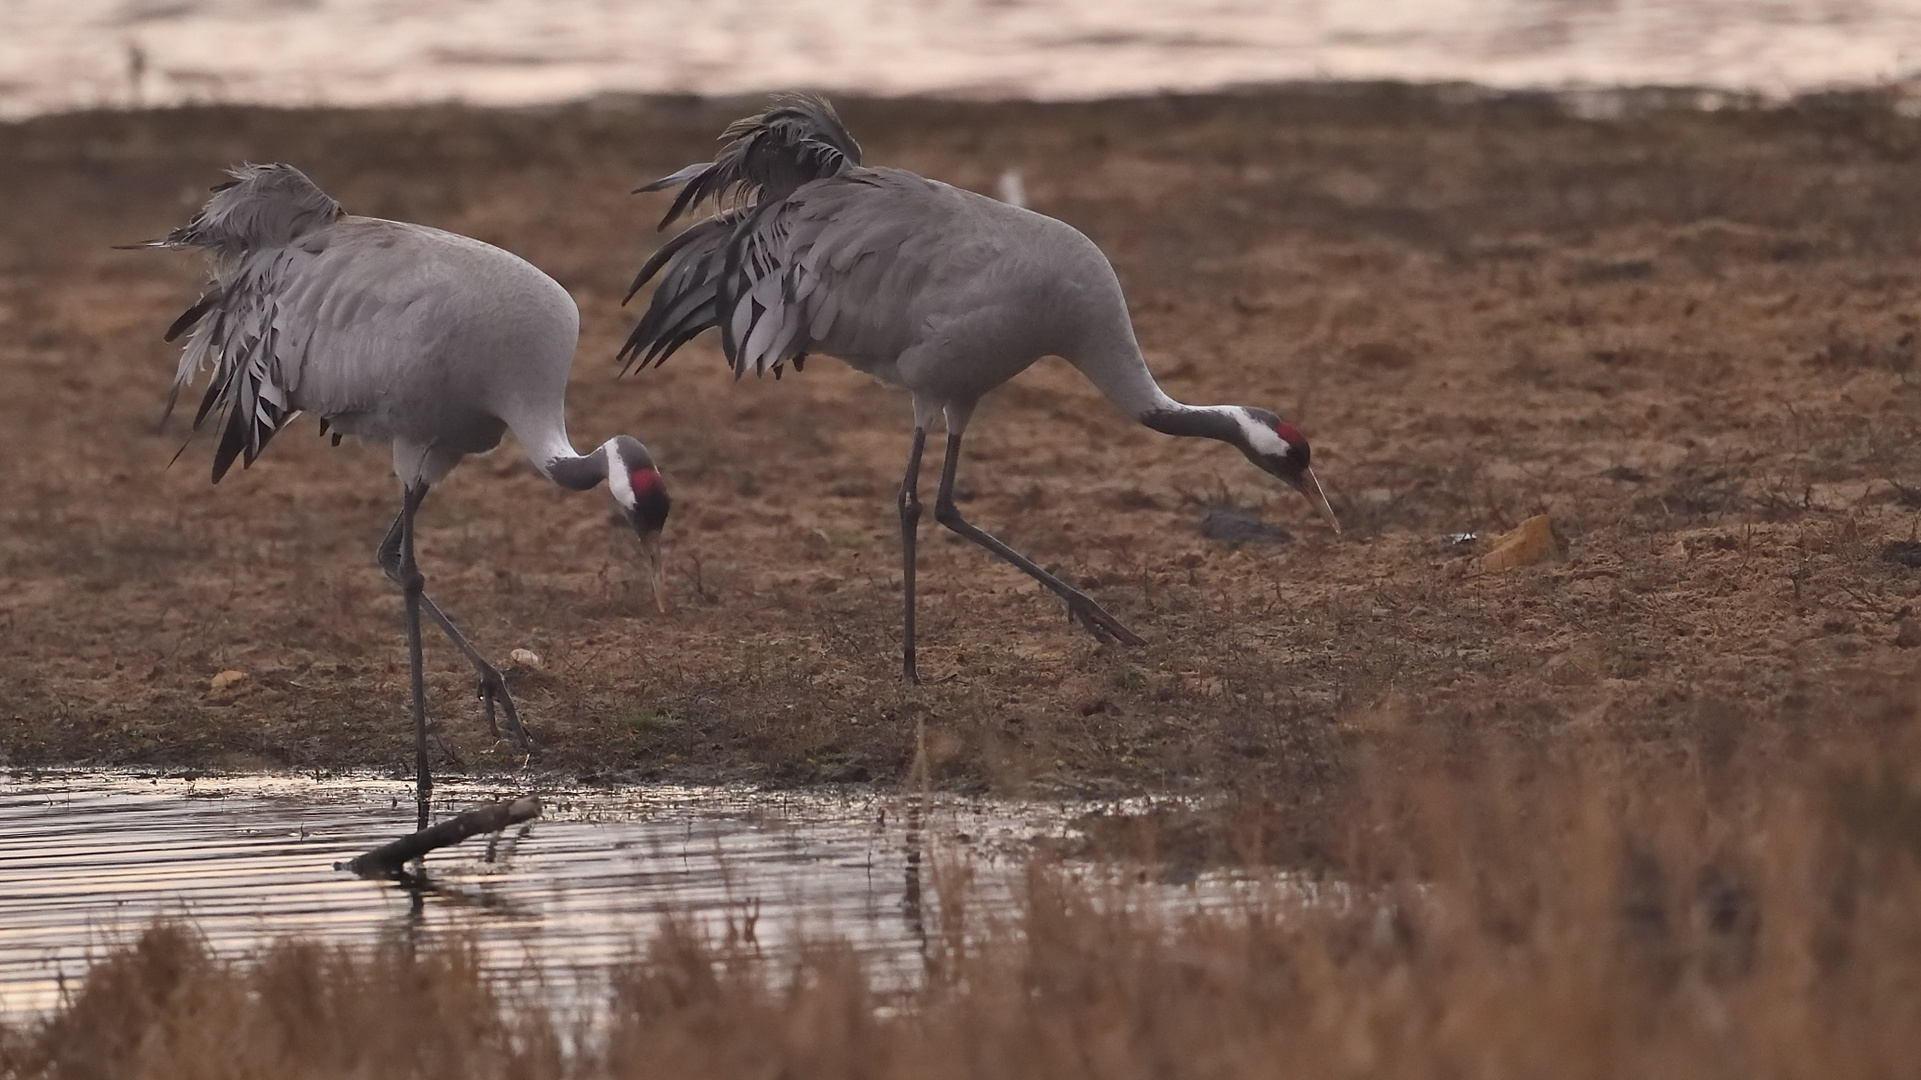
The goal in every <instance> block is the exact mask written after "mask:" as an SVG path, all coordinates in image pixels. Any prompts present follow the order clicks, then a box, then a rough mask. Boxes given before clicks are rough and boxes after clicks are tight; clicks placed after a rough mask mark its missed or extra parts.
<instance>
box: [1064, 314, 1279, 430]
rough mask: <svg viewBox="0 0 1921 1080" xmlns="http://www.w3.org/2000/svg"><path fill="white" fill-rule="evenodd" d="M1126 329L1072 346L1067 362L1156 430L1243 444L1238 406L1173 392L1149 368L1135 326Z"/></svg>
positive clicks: (1122, 409) (1120, 405) (1116, 403)
mask: <svg viewBox="0 0 1921 1080" xmlns="http://www.w3.org/2000/svg"><path fill="white" fill-rule="evenodd" d="M1122 328H1123V330H1124V333H1118V334H1107V335H1103V338H1105V340H1099V341H1096V342H1093V343H1089V345H1088V347H1085V348H1082V349H1077V350H1074V352H1073V353H1072V354H1070V355H1068V357H1067V361H1068V363H1071V364H1073V365H1074V367H1076V368H1077V369H1079V370H1080V373H1081V374H1083V375H1085V376H1087V381H1089V382H1091V383H1093V384H1094V386H1095V387H1096V388H1098V389H1099V390H1100V392H1101V393H1102V394H1103V395H1105V396H1106V397H1107V400H1109V401H1111V402H1113V403H1114V405H1115V407H1116V408H1118V409H1120V410H1121V411H1122V412H1125V413H1127V414H1128V415H1129V416H1132V417H1133V418H1134V419H1136V420H1138V421H1140V422H1141V423H1142V424H1143V425H1145V426H1147V427H1150V428H1153V429H1154V430H1155V431H1158V432H1161V433H1163V434H1166V435H1181V436H1192V437H1198V438H1203V439H1218V440H1220V441H1221V442H1225V443H1233V444H1234V445H1236V446H1238V445H1240V444H1241V442H1242V440H1243V438H1244V432H1243V430H1242V427H1241V421H1240V418H1239V415H1238V413H1239V409H1238V408H1237V407H1236V406H1233V405H1189V404H1186V403H1185V402H1180V401H1176V400H1174V399H1173V398H1171V397H1169V396H1168V395H1167V392H1166V391H1164V390H1162V389H1161V386H1160V384H1159V383H1158V382H1155V381H1154V374H1153V372H1151V371H1149V370H1147V360H1146V358H1145V357H1143V356H1142V355H1141V349H1140V345H1139V344H1137V343H1136V342H1135V340H1134V330H1133V327H1132V326H1129V325H1126V324H1125V323H1123V324H1122Z"/></svg>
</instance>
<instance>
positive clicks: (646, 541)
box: [640, 532, 668, 615]
mask: <svg viewBox="0 0 1921 1080" xmlns="http://www.w3.org/2000/svg"><path fill="white" fill-rule="evenodd" d="M640 561H641V563H642V564H643V565H644V566H646V567H647V583H648V585H649V586H651V587H652V588H653V590H654V607H655V609H657V610H658V611H659V612H660V613H661V614H662V615H665V614H667V613H668V612H667V560H666V559H664V558H662V557H661V554H660V534H659V533H657V532H655V533H642V534H641V537H640Z"/></svg>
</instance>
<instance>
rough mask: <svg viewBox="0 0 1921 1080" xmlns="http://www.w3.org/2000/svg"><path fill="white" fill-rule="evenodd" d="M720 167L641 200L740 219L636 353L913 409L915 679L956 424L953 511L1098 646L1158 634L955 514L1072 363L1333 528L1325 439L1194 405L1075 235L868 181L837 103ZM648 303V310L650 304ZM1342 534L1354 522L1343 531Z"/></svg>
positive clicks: (1266, 418)
mask: <svg viewBox="0 0 1921 1080" xmlns="http://www.w3.org/2000/svg"><path fill="white" fill-rule="evenodd" d="M722 137H723V139H726V140H730V141H728V143H727V145H726V146H725V147H724V148H723V150H722V152H721V154H720V155H719V157H717V159H716V160H715V161H714V162H712V163H703V164H700V165H694V166H689V167H688V168H686V169H682V170H681V171H679V172H677V173H675V174H673V175H672V176H669V177H666V178H664V179H662V180H659V181H656V182H655V183H653V184H649V185H647V186H646V187H644V188H642V189H641V190H643V191H646V190H657V189H660V188H664V187H672V186H676V185H684V186H683V188H682V191H681V193H680V196H679V197H678V198H677V199H676V201H675V202H674V204H673V207H672V208H671V209H670V210H669V211H668V214H667V218H666V219H665V220H663V221H662V223H661V224H662V226H663V227H664V226H665V225H666V224H668V222H671V221H672V220H673V219H674V218H676V217H678V216H679V215H680V214H681V213H683V212H684V211H686V210H687V209H689V208H690V207H692V206H694V205H695V204H697V203H699V202H700V201H701V200H702V199H703V198H709V197H711V198H714V199H715V200H716V201H717V202H723V203H725V202H727V201H729V200H730V199H731V201H732V202H733V205H732V206H731V208H728V209H724V210H722V211H721V212H720V213H718V214H716V215H715V216H713V217H710V218H708V219H707V220H705V221H702V222H700V223H698V224H696V225H694V226H693V227H691V228H689V229H688V230H686V231H685V232H683V233H681V234H679V235H678V236H676V237H674V238H673V239H672V240H670V241H668V242H667V243H666V244H665V245H663V246H662V247H661V249H660V250H659V251H658V252H656V253H655V255H654V256H653V257H652V258H651V259H649V260H648V262H647V264H646V265H645V266H643V267H642V268H641V270H640V273H639V274H638V275H637V276H636V278H635V281H634V289H633V290H632V291H638V289H639V288H640V286H641V285H642V284H644V283H645V282H646V281H648V280H649V279H651V278H652V277H654V276H655V275H659V276H660V278H661V281H660V285H659V286H658V287H657V288H656V289H655V291H654V294H653V297H652V299H651V301H650V302H649V306H648V310H647V312H646V313H645V314H644V315H643V316H642V318H641V320H640V323H639V325H637V326H636V327H635V328H634V331H633V333H632V334H631V335H630V336H629V338H628V340H627V343H626V346H625V347H624V348H623V349H622V352H621V358H622V360H623V361H625V363H626V364H627V365H628V366H630V367H631V366H639V367H646V366H648V365H650V364H658V363H661V362H663V361H665V360H666V358H667V357H668V356H670V355H672V354H673V352H674V351H675V350H676V349H678V348H679V347H680V346H681V345H683V344H685V343H686V342H687V341H689V340H691V339H692V338H693V337H694V336H696V335H698V334H699V333H701V332H702V331H704V330H706V329H708V328H710V327H711V328H717V329H719V331H720V334H721V346H722V350H723V352H724V353H725V354H726V356H727V359H728V361H729V362H730V363H731V364H732V366H733V369H734V373H735V377H736V378H738V377H740V376H741V375H744V374H746V373H747V372H749V371H752V372H754V373H756V374H760V373H762V372H765V371H767V370H769V369H772V370H773V371H774V373H775V374H776V376H778V375H779V374H780V372H781V369H782V365H783V364H785V363H786V362H787V361H789V360H792V361H793V362H794V364H795V366H796V367H797V368H798V367H799V366H800V365H801V364H802V362H804V360H805V359H806V357H807V355H808V354H810V353H825V354H827V355H829V356H834V357H837V358H839V359H841V360H844V361H846V362H847V363H849V364H851V365H853V366H854V367H856V368H858V369H860V370H862V371H865V372H867V373H869V374H872V375H874V376H876V377H878V378H880V379H882V380H885V381H887V382H891V383H894V384H897V385H900V386H903V387H905V388H907V389H908V390H909V391H910V392H911V393H912V395H913V405H914V439H913V443H912V446H911V448H910V450H909V454H908V468H907V473H906V476H905V477H904V478H903V481H902V485H901V493H900V515H901V543H902V576H903V588H904V592H905V594H906V596H905V600H906V611H905V617H904V622H905V640H904V644H903V668H904V672H905V674H906V675H907V676H908V677H909V678H910V679H911V678H914V677H915V675H916V673H915V667H914V547H915V542H916V540H915V537H916V532H917V526H918V521H919V517H920V513H921V508H920V502H919V496H918V485H919V471H920V458H921V453H922V449H923V447H924V444H925V438H926V431H927V428H928V426H929V425H930V424H931V423H932V422H933V420H934V418H935V417H936V416H939V417H941V418H942V420H943V421H944V422H945V425H946V428H947V456H946V460H945V464H944V465H943V468H942V475H941V487H940V494H939V496H938V497H937V502H936V508H935V515H936V518H937V520H939V521H940V522H941V523H942V524H943V525H945V526H947V527H948V528H950V529H953V530H954V531H955V532H958V533H960V534H961V535H963V536H966V537H967V538H968V539H970V540H973V541H974V542H975V543H978V544H980V545H981V546H983V547H986V548H987V549H988V550H990V551H992V552H994V553H995V554H996V555H998V556H1000V557H1001V558H1003V559H1006V560H1007V561H1009V562H1011V563H1013V564H1014V565H1015V566H1017V567H1019V568H1020V569H1021V570H1023V571H1025V572H1026V573H1028V574H1029V575H1031V576H1033V577H1034V578H1035V579H1036V580H1038V581H1040V582H1041V583H1042V584H1043V585H1045V586H1046V587H1047V588H1049V589H1051V590H1053V591H1054V592H1055V593H1056V594H1057V595H1059V596H1060V597H1061V598H1062V599H1063V600H1065V601H1066V602H1067V605H1068V609H1069V611H1070V612H1071V613H1072V614H1073V615H1074V617H1075V618H1076V619H1078V620H1079V621H1080V622H1081V624H1082V625H1083V626H1085V627H1086V628H1087V629H1088V630H1089V631H1090V632H1091V633H1093V634H1094V635H1095V636H1096V637H1097V638H1102V639H1106V638H1110V637H1111V638H1115V639H1119V640H1121V641H1125V642H1128V643H1130V644H1139V643H1140V639H1139V638H1138V637H1136V636H1135V635H1134V634H1132V633H1131V632H1129V631H1128V630H1127V628H1126V627H1124V626H1122V625H1121V624H1120V623H1119V621H1117V620H1116V619H1114V617H1113V616H1111V615H1109V614H1108V613H1107V612H1106V611H1105V610H1104V609H1102V608H1101V607H1100V605H1099V604H1096V603H1095V602H1094V601H1093V600H1092V599H1091V598H1089V597H1087V596H1086V595H1084V594H1082V593H1081V592H1079V591H1078V590H1076V589H1074V588H1072V587H1071V586H1069V585H1068V584H1066V583H1065V582H1063V581H1061V580H1060V579H1059V578H1057V577H1055V576H1054V575H1052V574H1049V573H1047V572H1046V571H1044V570H1042V569H1041V568H1039V567H1038V566H1036V565H1034V564H1033V563H1032V562H1031V561H1030V560H1028V559H1026V558H1025V557H1023V556H1021V555H1020V554H1019V553H1017V552H1015V551H1014V550H1013V549H1011V548H1009V547H1007V545H1005V544H1003V543H1001V542H1000V541H999V540H997V539H995V538H994V537H992V536H990V535H988V534H987V533H985V532H983V531H982V530H980V529H979V528H977V527H975V526H974V525H973V524H971V523H970V522H968V521H966V519H964V518H963V517H962V516H961V515H960V513H959V511H958V510H957V509H956V508H955V506H954V503H953V485H954V477H955V471H956V468H957V466H958V462H959V456H960V441H961V436H962V433H963V432H964V431H965V430H966V428H967V424H968V421H969V419H970V418H971V417H972V415H973V412H974V409H975V407H976V406H977V405H978V404H979V402H980V399H981V398H982V397H983V396H984V395H985V394H986V393H987V392H988V391H990V390H992V389H994V388H995V387H997V386H999V385H1001V384H1002V383H1004V382H1006V381H1007V380H1008V379H1011V378H1013V377H1014V376H1015V375H1018V374H1019V373H1020V372H1022V371H1023V370H1025V369H1026V368H1028V367H1029V366H1030V365H1032V364H1033V363H1034V362H1035V361H1037V360H1039V359H1041V358H1042V357H1045V356H1059V357H1062V358H1063V359H1065V360H1066V361H1067V362H1068V363H1070V364H1072V365H1073V366H1074V367H1075V368H1076V369H1078V370H1079V371H1080V372H1081V373H1082V374H1083V375H1085V376H1086V377H1087V378H1088V380H1089V381H1091V382H1092V383H1094V385H1095V386H1096V387H1098V388H1099V389H1100V390H1101V392H1102V393H1103V394H1104V395H1106V397H1107V398H1108V400H1110V401H1112V402H1113V403H1114V404H1115V405H1116V406H1117V407H1119V408H1120V409H1121V410H1122V411H1124V412H1126V413H1127V414H1129V415H1130V416H1133V417H1134V418H1135V419H1136V420H1138V421H1139V422H1141V423H1142V424H1145V425H1147V426H1149V427H1152V428H1154V429H1156V430H1158V431H1162V432H1166V433H1168V434H1173V435H1192V436H1202V437H1206V438H1212V439H1218V440H1220V441H1223V442H1227V443H1230V444H1233V445H1234V446H1236V447H1238V448H1239V449H1240V450H1241V451H1242V453H1244V454H1245V455H1246V456H1247V457H1248V459H1249V460H1251V461H1253V462H1254V463H1255V464H1256V465H1258V466H1260V467H1261V468H1262V469H1264V470H1266V471H1268V472H1270V473H1272V474H1274V475H1275V476H1278V477H1280V478H1281V479H1283V480H1285V481H1286V482H1288V483H1290V484H1292V485H1294V486H1295V487H1297V488H1299V489H1300V490H1301V491H1302V492H1303V493H1304V494H1307V495H1308V496H1309V498H1310V499H1312V500H1314V501H1315V502H1316V505H1317V507H1318V508H1319V509H1321V511H1322V512H1323V514H1324V515H1325V516H1326V517H1327V519H1328V521H1329V523H1330V524H1332V523H1333V521H1334V518H1333V513H1332V511H1331V510H1330V509H1328V507H1327V500H1326V498H1325V496H1323V495H1322V494H1321V489H1320V484H1319V482H1318V481H1317V480H1315V478H1314V474H1313V471H1312V470H1311V469H1310V468H1309V465H1308V463H1309V456H1310V454H1309V449H1308V444H1307V440H1306V439H1305V438H1303V437H1302V436H1301V435H1300V433H1299V432H1298V431H1296V430H1295V429H1294V428H1293V426H1292V425H1289V424H1287V423H1285V422H1283V421H1282V420H1281V419H1280V418H1279V417H1278V416H1276V415H1274V414H1273V413H1271V412H1268V411H1266V410H1264V409H1253V408H1248V407H1245V406H1239V405H1216V406H1191V405H1185V404H1182V403H1181V402H1178V401H1175V400H1174V399H1173V398H1171V397H1169V396H1168V395H1167V394H1165V393H1164V392H1162V390H1161V389H1160V386H1159V385H1158V384H1157V383H1156V382H1155V381H1154V377H1153V375H1152V374H1151V373H1150V372H1149V371H1148V369H1147V364H1146V362H1145V360H1144V359H1143V358H1142V355H1141V351H1140V345H1139V343H1138V342H1137V341H1136V340H1135V337H1134V329H1133V324H1132V322H1131V321H1130V319H1129V317H1128V313H1127V303H1126V300H1125V298H1124V297H1123V295H1122V293H1121V286H1120V281H1119V279H1118V278H1117V277H1116V276H1115V274H1114V270H1113V267H1112V265H1111V264H1110V263H1109V262H1108V260H1107V257H1106V256H1105V255H1104V254H1102V253H1101V250H1100V249H1099V248H1098V247H1097V246H1095V244H1094V242H1093V241H1091V240H1089V239H1088V238H1087V237H1086V236H1085V235H1083V234H1082V233H1080V232H1079V231H1078V230H1076V229H1074V228H1073V227H1072V226H1070V225H1068V224H1066V223H1065V222H1061V221H1058V220H1056V219H1053V218H1050V217H1047V216H1045V215H1042V214H1037V213H1034V212H1033V211H1030V210H1025V209H1022V208H1020V207H1016V206H1011V205H1008V204H1006V203H1002V202H998V201H996V200H994V199H990V198H987V197H985V196H982V195H977V194H974V193H972V192H968V191H963V190H961V189H958V188H954V187H951V186H949V185H947V184H943V183H940V182H939V181H935V180H929V179H927V178H925V177H922V176H918V175H916V174H914V173H910V172H906V171H904V170H900V169H888V168H864V167H862V166H861V165H860V147H859V146H858V144H856V143H855V142H854V140H853V137H852V136H851V135H849V134H848V133H847V131H846V129H845V128H844V127H843V126H842V125H841V123H840V120H839V118H838V117H837V116H836V115H835V114H834V112H833V109H832V107H831V106H829V105H828V104H827V103H826V102H825V101H822V100H820V99H817V98H810V97H801V96H794V97H786V98H781V99H777V101H776V103H775V105H774V106H773V107H771V108H770V109H768V110H767V111H766V112H765V113H762V114H761V115H759V116H757V117H750V118H747V119H744V120H740V121H737V122H735V123H734V124H733V125H732V126H730V127H729V128H728V129H727V131H726V132H725V133H724V134H723V136H722ZM632 291H630V293H629V296H630V297H631V295H632ZM1337 527H1338V526H1337Z"/></svg>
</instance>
